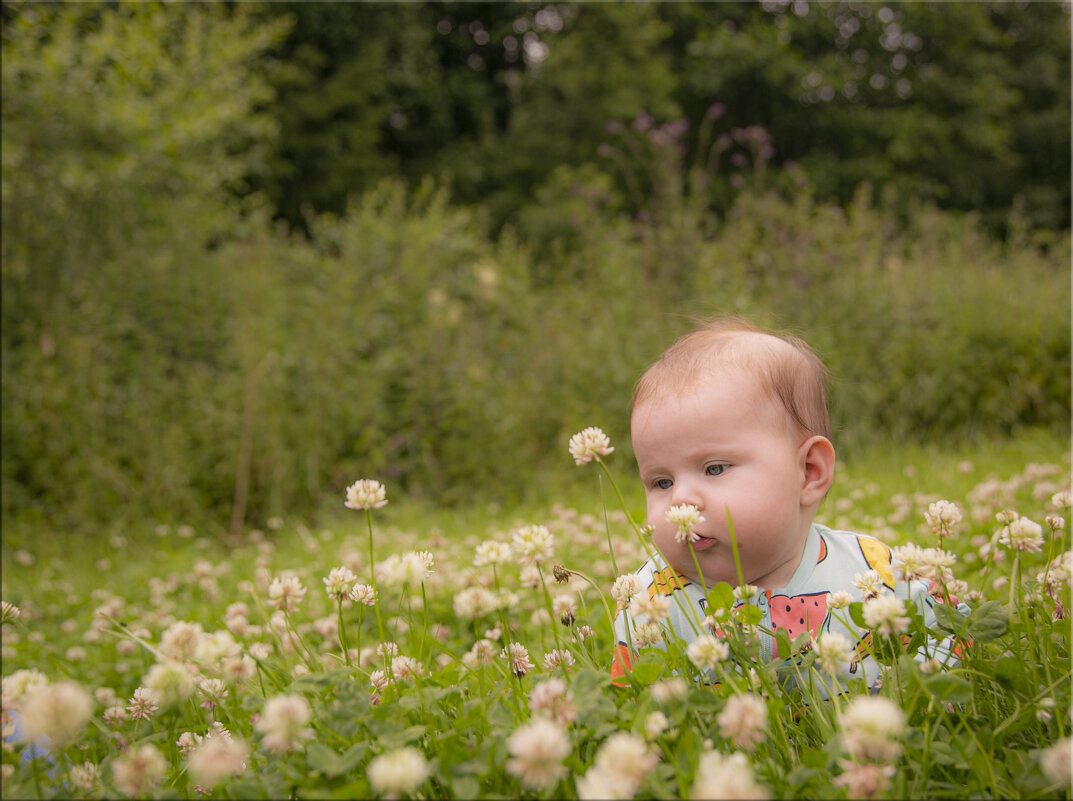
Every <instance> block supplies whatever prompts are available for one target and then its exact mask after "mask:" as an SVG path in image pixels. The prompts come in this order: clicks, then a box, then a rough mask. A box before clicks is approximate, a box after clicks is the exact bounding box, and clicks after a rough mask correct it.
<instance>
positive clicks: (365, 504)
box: [343, 478, 387, 510]
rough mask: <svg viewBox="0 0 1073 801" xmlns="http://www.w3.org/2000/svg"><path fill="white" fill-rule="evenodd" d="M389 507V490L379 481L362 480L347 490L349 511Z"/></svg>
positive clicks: (346, 505) (346, 502)
mask: <svg viewBox="0 0 1073 801" xmlns="http://www.w3.org/2000/svg"><path fill="white" fill-rule="evenodd" d="M386 505H387V490H386V489H384V485H383V484H381V483H380V482H379V481H374V480H373V479H371V478H362V479H359V480H358V481H355V482H354V483H353V484H351V485H350V486H349V487H347V488H346V501H345V502H344V503H343V506H345V507H346V508H347V509H355V510H360V509H379V508H381V507H382V506H386Z"/></svg>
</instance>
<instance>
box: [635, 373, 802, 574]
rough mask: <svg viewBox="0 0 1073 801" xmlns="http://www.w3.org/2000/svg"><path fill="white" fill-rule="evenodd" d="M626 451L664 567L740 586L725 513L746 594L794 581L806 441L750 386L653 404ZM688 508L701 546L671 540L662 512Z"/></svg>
mask: <svg viewBox="0 0 1073 801" xmlns="http://www.w3.org/2000/svg"><path fill="white" fill-rule="evenodd" d="M631 430H632V439H633V449H634V453H635V454H636V456H637V463H638V468H639V470H640V474H641V481H642V482H643V484H644V489H645V501H646V505H647V514H648V522H649V523H650V524H651V525H652V526H654V527H655V532H654V534H653V539H654V541H655V543H656V545H657V546H658V547H659V549H660V551H661V552H662V553H663V556H664V557H665V558H666V559H667V561H668V563H669V564H670V565H671V566H672V567H674V568H675V569H676V570H678V571H679V572H680V573H682V574H683V575H685V576H687V577H688V578H689V579H691V580H692V581H700V579H701V575H700V574H698V571H697V566H698V565H699V567H700V573H701V574H703V580H704V583H705V584H706V585H707V586H709V587H710V586H711V585H713V584H715V583H716V582H719V581H726V582H729V583H730V584H732V585H735V586H736V585H737V584H738V579H737V572H736V569H735V566H734V556H733V551H732V549H731V544H730V534H729V526H728V524H727V510H728V509H729V511H730V518H731V521H732V523H733V526H734V533H735V537H736V539H737V544H738V552H739V555H740V558H741V566H742V572H743V574H744V578H745V582H746V583H747V584H754V585H757V586H760V587H766V588H775V587H781V586H784V585H785V584H786V582H787V581H788V580H789V579H790V577H791V576H792V575H793V573H794V570H795V569H796V567H797V564H798V562H799V561H800V558H801V552H802V550H803V548H804V543H805V538H806V537H807V535H808V529H809V525H810V524H811V522H812V512H813V509H812V508H811V507H806V506H804V505H803V504H802V496H801V490H802V486H803V484H804V481H805V459H804V450H805V448H804V447H803V446H804V443H805V440H806V438H805V437H803V436H802V437H800V438H799V437H798V436H797V435H796V434H793V433H792V432H791V427H790V426H789V425H788V424H787V422H786V416H785V411H784V410H783V409H782V407H781V406H779V405H778V403H777V402H776V401H773V400H771V399H768V398H765V397H764V396H763V395H762V394H761V392H760V391H759V388H758V387H757V385H756V381H755V379H753V378H752V377H751V376H749V375H747V374H743V373H739V372H733V373H730V374H728V375H726V376H724V377H721V378H719V379H718V380H716V381H713V382H711V383H710V384H709V385H707V386H704V387H702V388H701V389H699V390H698V391H697V392H695V393H694V394H690V395H686V396H682V397H674V396H670V397H655V398H653V399H651V400H649V401H646V402H644V403H642V404H640V405H639V406H638V407H637V408H635V409H634V412H633V417H632V420H631ZM678 504H692V505H694V506H696V507H697V508H698V509H699V510H700V513H701V514H702V515H703V516H704V521H703V522H701V523H699V524H698V525H697V526H696V527H695V528H694V529H693V530H694V532H695V533H696V534H699V535H700V539H698V540H697V541H696V542H694V543H693V551H694V553H695V555H696V561H695V562H694V558H693V554H691V553H690V548H689V545H688V544H687V543H679V542H677V541H676V539H675V533H676V532H677V526H676V525H675V524H673V523H668V522H667V520H666V515H667V510H668V509H669V508H670V507H671V506H675V505H678Z"/></svg>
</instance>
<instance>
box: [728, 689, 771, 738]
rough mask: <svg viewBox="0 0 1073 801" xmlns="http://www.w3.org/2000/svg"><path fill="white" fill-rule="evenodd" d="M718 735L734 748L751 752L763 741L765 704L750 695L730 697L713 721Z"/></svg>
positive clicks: (765, 720)
mask: <svg viewBox="0 0 1073 801" xmlns="http://www.w3.org/2000/svg"><path fill="white" fill-rule="evenodd" d="M715 721H716V723H718V724H719V733H720V734H721V735H722V736H723V737H724V738H726V739H727V740H730V741H731V742H732V743H733V744H734V746H735V747H736V748H741V749H743V750H745V751H752V750H753V749H754V748H756V746H757V745H759V744H760V742H761V741H762V740H763V739H764V727H765V726H767V704H765V703H764V699H763V698H760V697H759V696H756V695H753V694H751V693H744V694H742V695H732V696H730V698H728V699H727V702H726V706H724V707H723V711H722V712H720V713H719V715H718V716H717V717H716V719H715Z"/></svg>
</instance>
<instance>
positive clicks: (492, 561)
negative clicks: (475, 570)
mask: <svg viewBox="0 0 1073 801" xmlns="http://www.w3.org/2000/svg"><path fill="white" fill-rule="evenodd" d="M513 558H514V551H513V549H512V548H511V547H510V543H509V542H499V541H497V540H487V541H485V542H482V543H480V544H479V545H478V546H477V548H476V549H475V551H474V556H473V566H474V567H484V566H485V565H502V564H506V563H507V562H509V561H510V560H511V559H513Z"/></svg>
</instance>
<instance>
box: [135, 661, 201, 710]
mask: <svg viewBox="0 0 1073 801" xmlns="http://www.w3.org/2000/svg"><path fill="white" fill-rule="evenodd" d="M142 686H143V687H145V688H146V689H148V690H151V691H152V693H153V696H154V697H155V698H156V700H157V702H158V703H159V704H160V706H162V707H167V706H172V705H173V704H178V703H180V702H182V701H185V700H186V699H187V698H189V697H190V696H191V695H193V694H194V677H193V676H192V675H191V673H190V670H188V669H187V666H186V665H184V664H182V663H179V662H157V663H156V664H154V665H153V666H152V667H151V668H149V672H148V673H147V674H146V675H145V678H143V679H142Z"/></svg>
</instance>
